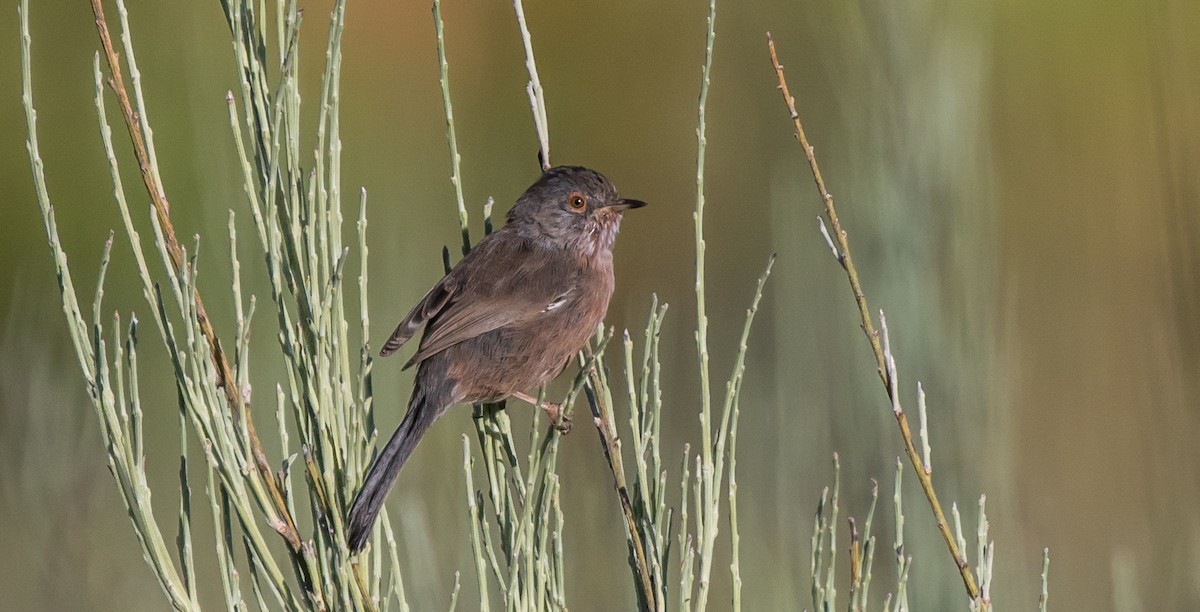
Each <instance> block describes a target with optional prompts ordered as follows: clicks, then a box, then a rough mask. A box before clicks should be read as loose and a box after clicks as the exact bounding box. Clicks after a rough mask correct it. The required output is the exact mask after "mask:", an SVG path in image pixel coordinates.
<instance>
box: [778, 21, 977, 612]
mask: <svg viewBox="0 0 1200 612" xmlns="http://www.w3.org/2000/svg"><path fill="white" fill-rule="evenodd" d="M767 49H768V51H769V52H770V55H771V65H772V66H773V67H774V69H775V75H776V78H777V79H778V81H779V86H778V88H779V91H780V93H781V94H782V95H783V101H784V103H785V104H786V105H787V109H788V114H789V116H790V117H791V120H792V123H793V125H794V126H795V136H796V139H797V140H798V141H800V146H801V147H802V148H803V149H804V156H805V157H806V158H807V159H808V165H809V168H810V169H811V170H812V175H813V180H814V181H815V182H816V185H817V191H818V192H819V193H820V196H821V201H822V202H823V203H824V205H825V216H826V217H828V219H829V223H830V225H832V226H833V241H836V246H835V245H834V243H833V241H831V242H830V247H831V248H832V249H833V251H834V256H835V257H836V258H837V260H838V263H840V264H841V265H842V268H843V269H844V270H845V271H846V277H847V279H848V280H849V282H850V289H851V291H852V292H853V293H854V301H855V302H856V303H857V304H858V312H859V316H860V317H861V320H862V330H863V333H864V334H866V336H867V340H868V341H869V342H870V344H871V351H872V353H873V354H874V355H875V362H876V367H877V372H876V373H877V374H878V375H879V379H880V381H881V382H882V383H883V387H884V390H885V391H886V392H887V396H888V400H889V401H890V402H891V404H892V412H893V413H894V415H895V417H896V424H897V425H898V426H899V427H900V436H901V437H902V438H903V439H904V452H905V454H907V455H908V459H909V461H910V462H911V463H912V466H913V471H915V472H916V474H917V480H918V481H920V483H921V490H923V491H924V492H925V497H926V499H928V500H929V506H930V508H931V509H932V510H933V514H934V517H935V518H936V519H937V528H938V531H940V532H941V534H942V538H943V539H944V540H945V541H946V547H947V548H948V549H949V550H950V556H951V557H952V558H953V560H954V564H955V565H956V566H957V567H958V571H959V574H960V575H961V576H962V581H963V586H964V587H965V588H966V591H967V596H968V597H970V598H971V600H972V601H973V602H977V603H978V604H979V605H980V609H982V610H986V609H987V608H988V602H987V601H986V600H985V599H983V597H982V595H981V593H980V590H979V586H978V585H977V583H976V581H975V575H974V574H973V573H972V571H971V566H970V564H969V563H967V559H966V556H965V555H964V554H963V553H962V550H961V549H960V547H959V545H958V543H957V542H956V541H955V538H954V535H953V534H952V533H951V531H950V525H949V524H948V523H947V521H946V516H945V513H944V512H943V511H942V505H941V503H940V502H939V501H938V497H937V492H936V491H935V490H934V488H933V478H932V471H933V470H932V468H931V467H929V466H926V465H924V464H923V462H922V460H921V455H920V454H919V453H918V452H917V448H916V446H915V445H914V443H913V435H912V429H911V428H910V427H909V424H908V416H907V415H906V414H905V413H904V410H903V409H902V408H901V406H900V398H899V395H898V393H897V380H896V378H897V377H896V365H895V364H896V362H895V359H894V358H892V356H891V350H890V348H889V347H887V346H886V344H887V342H888V338H887V322H886V320H885V319H884V318H883V313H882V312H880V328H881V331H882V341H881V338H880V336H881V333H880V331H876V329H875V324H874V323H873V321H872V319H871V312H870V309H869V308H868V306H867V297H866V295H865V294H864V293H863V289H862V284H861V283H860V282H859V279H858V271H857V269H856V268H855V267H854V260H853V258H851V256H850V243H849V241H848V239H847V236H846V231H845V230H844V229H842V223H841V221H840V220H839V219H838V215H837V209H836V208H835V207H834V204H833V196H832V195H830V193H829V190H828V189H826V187H825V179H824V178H822V177H821V169H820V168H819V167H818V166H817V158H816V156H815V155H814V153H813V147H812V145H810V144H809V143H808V138H807V136H805V134H804V126H803V125H802V124H801V123H800V114H799V113H798V112H797V111H796V100H795V98H793V97H792V95H791V92H790V91H789V90H788V85H787V80H786V79H785V78H784V75H783V66H782V65H781V64H780V63H779V57H778V56H777V55H776V53H775V41H774V39H773V38H772V37H771V34H770V33H769V32H768V33H767ZM822 223H823V221H822ZM822 233H824V234H825V236H826V239H827V240H828V239H829V234H828V232H826V231H825V229H824V227H823V226H822Z"/></svg>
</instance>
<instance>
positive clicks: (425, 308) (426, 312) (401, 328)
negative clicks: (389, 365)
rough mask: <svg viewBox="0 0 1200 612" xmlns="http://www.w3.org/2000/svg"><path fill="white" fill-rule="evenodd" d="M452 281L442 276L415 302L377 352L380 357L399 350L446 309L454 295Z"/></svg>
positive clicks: (448, 276) (449, 277) (448, 277)
mask: <svg viewBox="0 0 1200 612" xmlns="http://www.w3.org/2000/svg"><path fill="white" fill-rule="evenodd" d="M453 280H454V279H453V278H451V276H450V275H449V274H447V275H446V276H443V277H442V280H440V281H438V283H437V284H436V285H434V286H433V289H430V290H429V292H428V293H426V294H425V297H423V298H421V301H419V302H417V305H416V306H413V309H412V310H411V311H409V313H408V316H406V317H404V320H403V321H400V324H399V325H397V326H396V331H393V332H392V335H391V337H389V338H388V340H387V342H385V343H384V344H383V349H381V350H380V351H379V356H380V357H387V356H388V355H391V354H392V353H395V352H396V351H397V350H399V349H400V347H402V346H404V343H405V342H408V339H409V338H412V337H413V334H415V333H417V329H419V328H420V327H421V326H422V325H424V324H425V322H426V321H428V320H429V319H431V318H432V317H435V316H437V313H439V312H441V310H442V309H443V308H445V307H446V304H447V303H448V302H449V301H450V298H451V296H453V295H454V289H455V288H454V283H453Z"/></svg>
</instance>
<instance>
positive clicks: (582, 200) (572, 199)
mask: <svg viewBox="0 0 1200 612" xmlns="http://www.w3.org/2000/svg"><path fill="white" fill-rule="evenodd" d="M567 207H569V208H570V209H571V210H573V211H575V212H583V211H584V210H586V209H587V198H586V197H584V195H583V194H582V193H579V192H578V191H572V192H571V195H569V196H567Z"/></svg>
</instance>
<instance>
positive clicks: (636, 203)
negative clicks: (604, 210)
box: [608, 198, 646, 212]
mask: <svg viewBox="0 0 1200 612" xmlns="http://www.w3.org/2000/svg"><path fill="white" fill-rule="evenodd" d="M645 205H646V203H645V202H643V201H641V200H633V199H630V198H621V199H620V200H617V202H616V203H615V204H609V206H608V207H609V208H611V209H613V210H614V211H616V212H621V211H623V210H625V209H627V208H641V207H643V206H645Z"/></svg>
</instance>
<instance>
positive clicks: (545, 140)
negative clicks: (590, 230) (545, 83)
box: [513, 0, 551, 170]
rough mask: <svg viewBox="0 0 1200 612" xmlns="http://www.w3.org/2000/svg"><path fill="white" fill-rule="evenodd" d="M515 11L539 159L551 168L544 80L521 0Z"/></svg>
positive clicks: (514, 8) (543, 165)
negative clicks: (543, 88) (539, 72)
mask: <svg viewBox="0 0 1200 612" xmlns="http://www.w3.org/2000/svg"><path fill="white" fill-rule="evenodd" d="M513 11H514V12H516V14H517V25H518V26H519V27H520V29H521V43H522V44H523V45H524V48H525V70H526V71H527V72H529V83H528V84H527V85H526V86H525V92H526V93H527V94H528V95H529V106H530V108H531V109H533V126H534V128H535V129H536V130H537V136H538V144H539V145H540V146H541V150H540V153H539V157H540V159H541V162H542V169H543V170H547V169H549V168H550V165H551V164H550V122H549V120H548V119H547V118H546V97H545V94H544V93H543V92H542V80H541V78H539V77H538V70H537V62H536V61H535V60H534V58H533V37H532V36H531V35H530V34H529V26H528V24H526V23H525V7H524V6H522V4H521V0H513Z"/></svg>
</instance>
